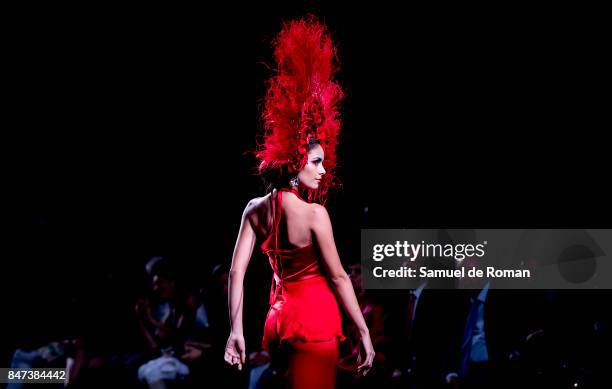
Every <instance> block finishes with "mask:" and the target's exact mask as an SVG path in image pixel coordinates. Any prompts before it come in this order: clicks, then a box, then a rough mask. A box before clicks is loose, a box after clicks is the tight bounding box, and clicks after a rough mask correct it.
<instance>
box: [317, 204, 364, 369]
mask: <svg viewBox="0 0 612 389" xmlns="http://www.w3.org/2000/svg"><path fill="white" fill-rule="evenodd" d="M311 228H312V232H313V234H314V236H315V238H316V240H317V243H318V246H319V249H320V251H321V255H322V257H323V264H324V266H325V270H326V271H327V275H328V276H329V278H330V280H331V283H332V286H333V288H334V290H335V292H336V294H337V296H338V299H339V300H340V303H341V305H342V307H343V308H344V310H345V312H346V313H347V314H348V315H349V317H350V318H351V320H352V321H353V322H354V323H355V326H356V327H357V329H358V330H359V334H360V335H361V341H362V346H363V347H364V351H365V356H364V357H363V358H361V355H360V358H359V360H360V361H363V364H361V365H360V366H358V369H359V370H361V369H364V374H365V373H367V371H368V369H369V368H370V367H371V366H372V362H373V360H374V348H373V347H372V341H371V339H370V333H369V330H368V326H367V325H366V322H365V320H364V318H363V314H362V313H361V308H360V307H359V302H358V301H357V297H356V296H355V291H354V290H353V285H352V284H351V281H350V279H349V277H348V275H347V274H346V271H344V268H343V267H342V263H341V262H340V256H339V255H338V250H337V249H336V243H335V242H334V233H333V229H332V225H331V221H330V220H329V214H328V213H327V210H326V209H325V207H323V206H321V205H318V204H316V205H314V206H313V217H312V227H311ZM357 363H358V364H359V363H360V362H359V361H358V362H357Z"/></svg>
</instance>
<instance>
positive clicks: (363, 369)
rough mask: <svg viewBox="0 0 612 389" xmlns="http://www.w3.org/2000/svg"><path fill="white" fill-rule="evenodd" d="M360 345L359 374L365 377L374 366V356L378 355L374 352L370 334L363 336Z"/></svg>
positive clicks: (358, 357)
mask: <svg viewBox="0 0 612 389" xmlns="http://www.w3.org/2000/svg"><path fill="white" fill-rule="evenodd" d="M359 343H360V344H359V355H358V356H357V373H359V374H363V375H364V376H365V375H367V374H368V372H369V371H370V369H371V368H372V364H373V363H374V355H376V353H375V352H374V346H372V340H371V339H370V334H369V333H365V334H362V335H361V340H360V342H359Z"/></svg>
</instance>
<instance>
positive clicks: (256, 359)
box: [249, 351, 270, 366]
mask: <svg viewBox="0 0 612 389" xmlns="http://www.w3.org/2000/svg"><path fill="white" fill-rule="evenodd" d="M268 362H270V354H268V353H267V352H265V351H253V352H252V353H250V354H249V363H250V364H251V366H261V365H265V364H266V363H268Z"/></svg>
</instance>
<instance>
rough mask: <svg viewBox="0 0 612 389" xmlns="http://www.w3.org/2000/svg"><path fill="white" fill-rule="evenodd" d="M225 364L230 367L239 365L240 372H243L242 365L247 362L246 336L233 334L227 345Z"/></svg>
mask: <svg viewBox="0 0 612 389" xmlns="http://www.w3.org/2000/svg"><path fill="white" fill-rule="evenodd" d="M224 358H225V362H227V363H229V364H230V365H232V366H234V365H238V370H242V365H243V364H244V363H245V360H246V352H245V347H244V336H242V335H239V334H234V333H231V334H230V336H229V338H228V339H227V344H226V345H225V357H224Z"/></svg>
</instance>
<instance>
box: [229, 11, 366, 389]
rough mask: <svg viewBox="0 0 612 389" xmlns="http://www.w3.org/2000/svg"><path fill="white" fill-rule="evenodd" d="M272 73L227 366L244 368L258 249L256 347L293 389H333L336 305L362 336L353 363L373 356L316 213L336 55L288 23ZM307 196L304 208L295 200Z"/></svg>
mask: <svg viewBox="0 0 612 389" xmlns="http://www.w3.org/2000/svg"><path fill="white" fill-rule="evenodd" d="M274 55H275V59H276V62H277V64H278V68H277V74H276V75H275V76H274V77H272V78H271V79H270V80H269V84H268V93H267V96H266V99H265V106H264V116H263V118H264V122H265V134H264V141H263V143H262V144H261V145H260V147H259V150H258V153H257V157H258V158H259V159H260V161H261V164H260V172H261V174H262V175H263V176H264V178H265V179H266V180H267V181H268V183H269V184H270V186H269V193H268V194H267V195H266V196H264V197H260V198H255V199H253V200H251V201H250V202H249V203H248V205H247V206H246V209H245V210H244V213H243V216H242V222H241V226H240V230H239V233H238V238H237V241H236V246H235V249H234V255H233V258H232V268H231V272H230V286H229V289H230V290H229V308H230V322H231V323H230V324H231V333H230V336H229V338H228V340H227V346H226V349H225V360H226V361H227V363H229V364H231V365H236V366H238V368H239V369H241V368H242V365H243V364H244V363H245V356H246V353H245V342H244V336H243V327H242V311H243V309H242V307H243V280H244V275H245V272H246V269H247V266H248V263H249V261H250V258H251V255H252V253H253V248H254V247H255V244H256V242H257V241H259V242H262V243H261V249H262V250H263V252H264V253H266V254H267V255H268V257H269V261H270V265H271V266H272V270H273V272H274V276H273V277H274V279H273V284H272V289H271V291H270V310H269V312H268V316H267V318H266V322H265V327H264V339H263V347H264V349H265V350H266V351H268V352H269V353H270V356H271V361H272V363H273V365H274V366H275V368H276V369H278V370H279V371H280V372H281V373H283V375H284V377H285V378H286V379H287V382H288V384H289V386H290V387H292V388H333V387H334V386H335V381H336V368H337V364H338V357H339V355H338V353H339V342H340V341H342V340H343V339H344V336H343V334H342V326H341V314H340V309H339V307H338V303H340V305H342V307H343V308H344V310H345V311H346V313H347V314H348V316H349V318H350V319H351V320H352V321H353V322H354V324H355V326H356V327H357V328H358V329H359V333H360V338H361V340H360V342H361V353H360V355H359V358H358V361H357V364H358V372H359V373H360V374H367V372H368V370H369V369H370V368H371V366H372V362H373V360H374V354H375V353H374V349H373V347H372V341H371V339H370V335H369V331H368V328H367V326H366V323H365V320H364V318H363V315H362V313H361V310H360V307H359V303H358V301H357V298H356V297H355V292H354V290H353V287H352V285H351V281H350V279H349V277H348V276H347V274H346V272H345V271H344V268H343V267H342V264H341V262H340V258H339V256H338V252H337V250H336V245H335V242H334V237H333V231H332V225H331V222H330V219H329V215H328V213H327V210H326V209H325V207H324V206H323V205H320V204H317V203H316V202H315V201H319V202H321V203H324V202H325V198H326V194H327V192H328V190H329V188H331V187H333V186H334V179H333V170H334V167H335V148H336V145H337V140H338V133H339V130H340V119H339V113H338V106H339V103H340V101H341V99H342V90H341V88H340V87H339V85H338V84H337V83H336V82H335V81H334V80H333V75H334V74H335V72H336V71H337V68H336V65H335V64H336V51H335V48H334V46H333V44H332V42H331V39H330V37H329V34H328V33H327V31H326V29H325V27H324V26H323V25H322V24H321V23H319V22H318V21H317V20H316V19H314V18H309V19H306V20H299V21H293V22H290V23H288V24H286V25H285V26H284V28H283V30H282V31H281V32H280V34H279V35H278V37H277V39H276V41H275V52H274ZM302 193H308V200H309V201H310V202H309V201H306V200H305V199H303V198H302V196H301V194H302Z"/></svg>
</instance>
